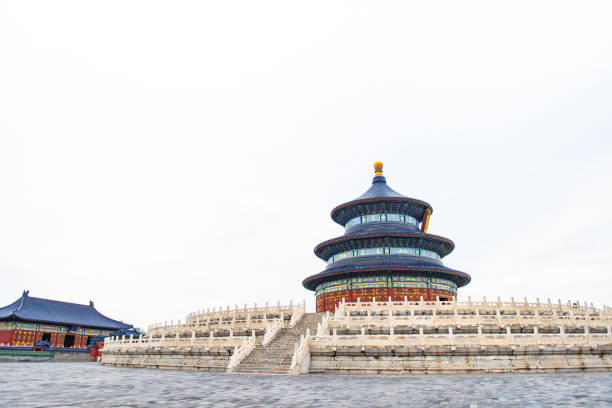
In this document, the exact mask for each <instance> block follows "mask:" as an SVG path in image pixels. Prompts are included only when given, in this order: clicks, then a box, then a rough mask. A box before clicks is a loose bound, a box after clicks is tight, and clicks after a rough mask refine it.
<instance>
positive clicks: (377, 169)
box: [374, 161, 383, 176]
mask: <svg viewBox="0 0 612 408" xmlns="http://www.w3.org/2000/svg"><path fill="white" fill-rule="evenodd" d="M382 169H383V163H382V162H381V161H377V162H374V171H375V174H376V175H377V176H382Z"/></svg>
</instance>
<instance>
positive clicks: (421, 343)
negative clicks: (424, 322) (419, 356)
mask: <svg viewBox="0 0 612 408" xmlns="http://www.w3.org/2000/svg"><path fill="white" fill-rule="evenodd" d="M419 345H420V346H421V347H425V336H424V334H423V328H422V327H419Z"/></svg>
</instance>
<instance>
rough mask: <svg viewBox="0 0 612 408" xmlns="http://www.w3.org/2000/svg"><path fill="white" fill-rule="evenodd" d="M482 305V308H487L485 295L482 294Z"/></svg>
mask: <svg viewBox="0 0 612 408" xmlns="http://www.w3.org/2000/svg"><path fill="white" fill-rule="evenodd" d="M482 307H483V308H484V309H486V308H487V297H486V296H483V297H482Z"/></svg>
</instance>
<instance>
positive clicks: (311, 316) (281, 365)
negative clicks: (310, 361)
mask: <svg viewBox="0 0 612 408" xmlns="http://www.w3.org/2000/svg"><path fill="white" fill-rule="evenodd" d="M323 315H324V313H305V314H304V316H303V317H302V319H301V320H300V321H299V322H298V324H296V325H295V327H293V328H285V329H281V330H280V332H279V333H278V334H277V335H276V337H275V338H274V340H272V341H271V342H270V343H268V345H266V346H265V347H263V346H261V345H257V346H256V347H255V349H254V350H253V351H252V352H251V354H249V355H248V356H247V357H246V358H245V359H244V360H242V362H241V363H240V364H239V365H238V367H236V368H235V369H234V371H233V372H234V373H237V374H288V373H289V368H291V359H292V358H293V352H294V349H295V344H296V343H299V342H300V336H301V335H302V334H304V335H306V329H310V334H311V335H315V334H316V332H317V323H320V322H321V320H322V319H323Z"/></svg>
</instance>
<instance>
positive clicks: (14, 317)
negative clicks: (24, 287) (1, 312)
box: [0, 314, 134, 330]
mask: <svg viewBox="0 0 612 408" xmlns="http://www.w3.org/2000/svg"><path fill="white" fill-rule="evenodd" d="M9 320H18V321H20V322H28V323H46V324H53V325H56V326H71V325H72V326H80V327H91V328H94V329H110V330H118V329H129V328H131V327H134V326H133V325H131V324H127V323H121V322H117V325H121V327H119V326H103V325H99V324H83V323H79V322H67V321H65V322H58V321H55V320H47V319H30V318H24V317H21V316H19V315H18V314H12V315H11V316H8V317H4V318H2V319H0V321H9Z"/></svg>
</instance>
